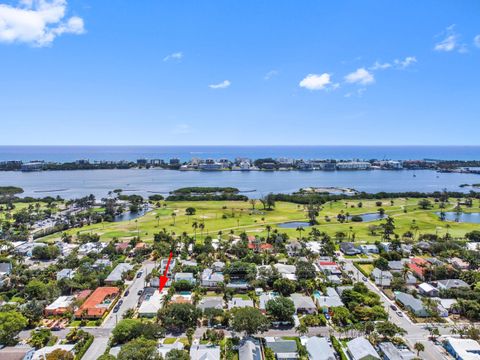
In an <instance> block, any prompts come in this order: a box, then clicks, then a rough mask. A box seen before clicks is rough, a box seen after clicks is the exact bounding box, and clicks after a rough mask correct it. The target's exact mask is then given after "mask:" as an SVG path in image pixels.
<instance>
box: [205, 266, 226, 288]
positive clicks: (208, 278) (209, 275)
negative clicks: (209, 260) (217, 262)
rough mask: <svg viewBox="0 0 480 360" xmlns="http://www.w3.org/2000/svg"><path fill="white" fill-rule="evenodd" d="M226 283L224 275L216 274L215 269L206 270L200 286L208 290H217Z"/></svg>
mask: <svg viewBox="0 0 480 360" xmlns="http://www.w3.org/2000/svg"><path fill="white" fill-rule="evenodd" d="M224 282H225V278H224V276H223V273H221V272H215V271H214V270H213V269H205V270H203V272H202V276H201V280H200V284H201V285H202V286H203V287H207V288H216V287H218V286H219V285H220V284H222V283H224Z"/></svg>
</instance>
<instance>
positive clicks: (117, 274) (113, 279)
mask: <svg viewBox="0 0 480 360" xmlns="http://www.w3.org/2000/svg"><path fill="white" fill-rule="evenodd" d="M132 269H133V265H132V264H129V263H120V264H118V265H117V266H115V269H113V270H112V272H111V273H110V274H109V275H108V276H107V278H106V279H105V284H109V285H113V284H116V283H117V282H120V281H123V274H124V273H126V272H128V271H130V270H132Z"/></svg>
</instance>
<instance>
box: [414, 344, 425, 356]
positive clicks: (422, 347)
mask: <svg viewBox="0 0 480 360" xmlns="http://www.w3.org/2000/svg"><path fill="white" fill-rule="evenodd" d="M413 348H414V349H415V350H416V351H417V357H420V353H421V352H422V351H425V345H423V344H422V343H420V342H416V343H415V345H413Z"/></svg>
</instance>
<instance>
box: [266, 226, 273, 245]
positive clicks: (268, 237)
mask: <svg viewBox="0 0 480 360" xmlns="http://www.w3.org/2000/svg"><path fill="white" fill-rule="evenodd" d="M265 230H267V241H268V240H269V239H270V231H272V227H271V226H270V225H267V226H265Z"/></svg>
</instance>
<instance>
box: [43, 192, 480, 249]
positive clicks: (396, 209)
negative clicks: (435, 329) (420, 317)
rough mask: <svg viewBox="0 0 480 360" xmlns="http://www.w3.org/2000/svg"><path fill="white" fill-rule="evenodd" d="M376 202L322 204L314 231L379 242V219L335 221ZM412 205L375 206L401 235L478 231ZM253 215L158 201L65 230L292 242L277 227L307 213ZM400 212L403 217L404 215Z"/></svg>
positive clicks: (280, 207)
mask: <svg viewBox="0 0 480 360" xmlns="http://www.w3.org/2000/svg"><path fill="white" fill-rule="evenodd" d="M431 200H432V199H431ZM376 201H377V200H363V201H360V200H355V201H346V202H340V201H338V202H330V203H327V204H324V205H323V208H322V210H321V211H320V215H319V217H318V222H319V224H318V225H315V227H316V228H317V229H318V230H320V231H324V232H326V233H328V234H329V235H330V236H332V237H335V235H336V234H337V233H339V232H342V233H344V234H345V238H344V240H348V239H352V238H354V240H355V241H356V242H366V243H373V242H375V241H378V240H381V236H380V232H378V233H377V234H372V233H371V231H370V229H369V226H370V225H380V224H381V223H382V222H383V221H382V220H376V221H371V222H345V223H340V222H338V221H337V215H338V214H339V213H343V214H346V213H347V212H348V213H349V216H352V215H355V214H365V213H375V212H377V211H378V209H379V208H380V207H379V206H377V205H376ZM418 201H419V199H395V200H394V202H393V204H392V203H391V202H390V200H387V199H386V200H382V205H381V207H382V208H383V209H385V213H386V214H387V215H390V216H392V217H393V218H394V220H395V226H396V232H397V233H398V234H400V235H402V234H403V233H405V232H407V231H412V232H414V233H416V235H417V237H418V235H420V234H423V233H438V234H439V235H444V234H445V233H446V232H447V231H448V232H449V233H450V234H451V235H452V236H453V237H463V236H464V234H465V233H466V232H469V231H472V230H474V229H478V226H479V225H478V224H470V223H455V222H442V221H440V219H439V218H438V216H437V215H436V214H435V212H438V211H439V208H438V204H435V205H434V207H433V208H431V209H428V210H423V209H420V208H419V207H418V205H417V203H418ZM359 202H361V203H362V207H358V203H359ZM432 203H433V200H432ZM475 203H476V204H475V207H473V208H469V209H468V211H470V212H475V211H479V212H480V209H479V208H478V204H477V202H475ZM352 206H354V207H352ZM454 206H455V200H454V199H452V200H451V202H450V203H449V204H448V205H447V208H446V209H445V210H444V211H452V210H453V208H454ZM187 207H194V208H195V209H196V213H195V215H192V216H187V215H186V214H185V209H186V208H187ZM256 210H257V211H252V206H251V204H250V203H248V202H243V201H199V202H195V201H192V202H188V201H186V202H163V205H162V207H161V208H158V209H154V210H152V211H150V212H148V213H147V214H145V215H144V216H142V217H140V218H138V219H136V220H130V221H124V222H118V223H101V224H94V225H90V226H85V227H82V228H78V229H71V230H68V233H70V234H71V235H74V236H75V235H77V234H81V233H89V232H91V233H97V234H99V235H100V238H101V240H102V241H110V240H112V239H113V238H118V239H119V240H127V239H130V238H131V237H133V236H136V235H137V234H138V235H139V236H140V237H141V239H142V241H146V242H151V241H152V240H153V236H154V234H155V233H157V232H159V231H161V230H162V229H165V230H167V231H169V232H174V233H176V234H181V233H183V232H186V233H187V234H190V235H192V236H196V237H197V239H198V240H201V239H202V238H204V237H205V236H206V235H210V236H212V237H217V236H219V232H221V234H223V235H227V234H229V233H230V232H231V231H233V232H234V233H235V234H239V233H241V232H243V231H245V232H247V233H248V234H249V235H262V236H265V235H266V234H267V226H270V231H274V230H277V231H278V232H280V233H286V234H288V236H289V237H290V238H298V236H299V234H298V232H297V231H296V229H287V228H281V227H278V225H279V224H281V223H283V222H288V221H307V216H306V214H307V212H306V210H305V208H304V206H303V205H297V204H293V203H286V202H277V204H276V207H275V208H274V209H273V210H272V211H264V210H263V209H262V208H261V205H258V204H257V206H256ZM405 210H406V211H407V212H404V211H405ZM172 214H176V216H172ZM327 219H328V221H327ZM195 223H196V224H197V226H198V225H200V224H203V225H204V228H203V229H200V228H199V227H197V228H195V226H194V224H195ZM304 229H305V231H304V232H303V234H302V235H305V234H306V233H308V232H309V227H307V226H305V227H304ZM60 236H61V234H60V233H58V234H52V235H49V236H47V237H45V238H42V241H55V240H58V239H59V238H60Z"/></svg>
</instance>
